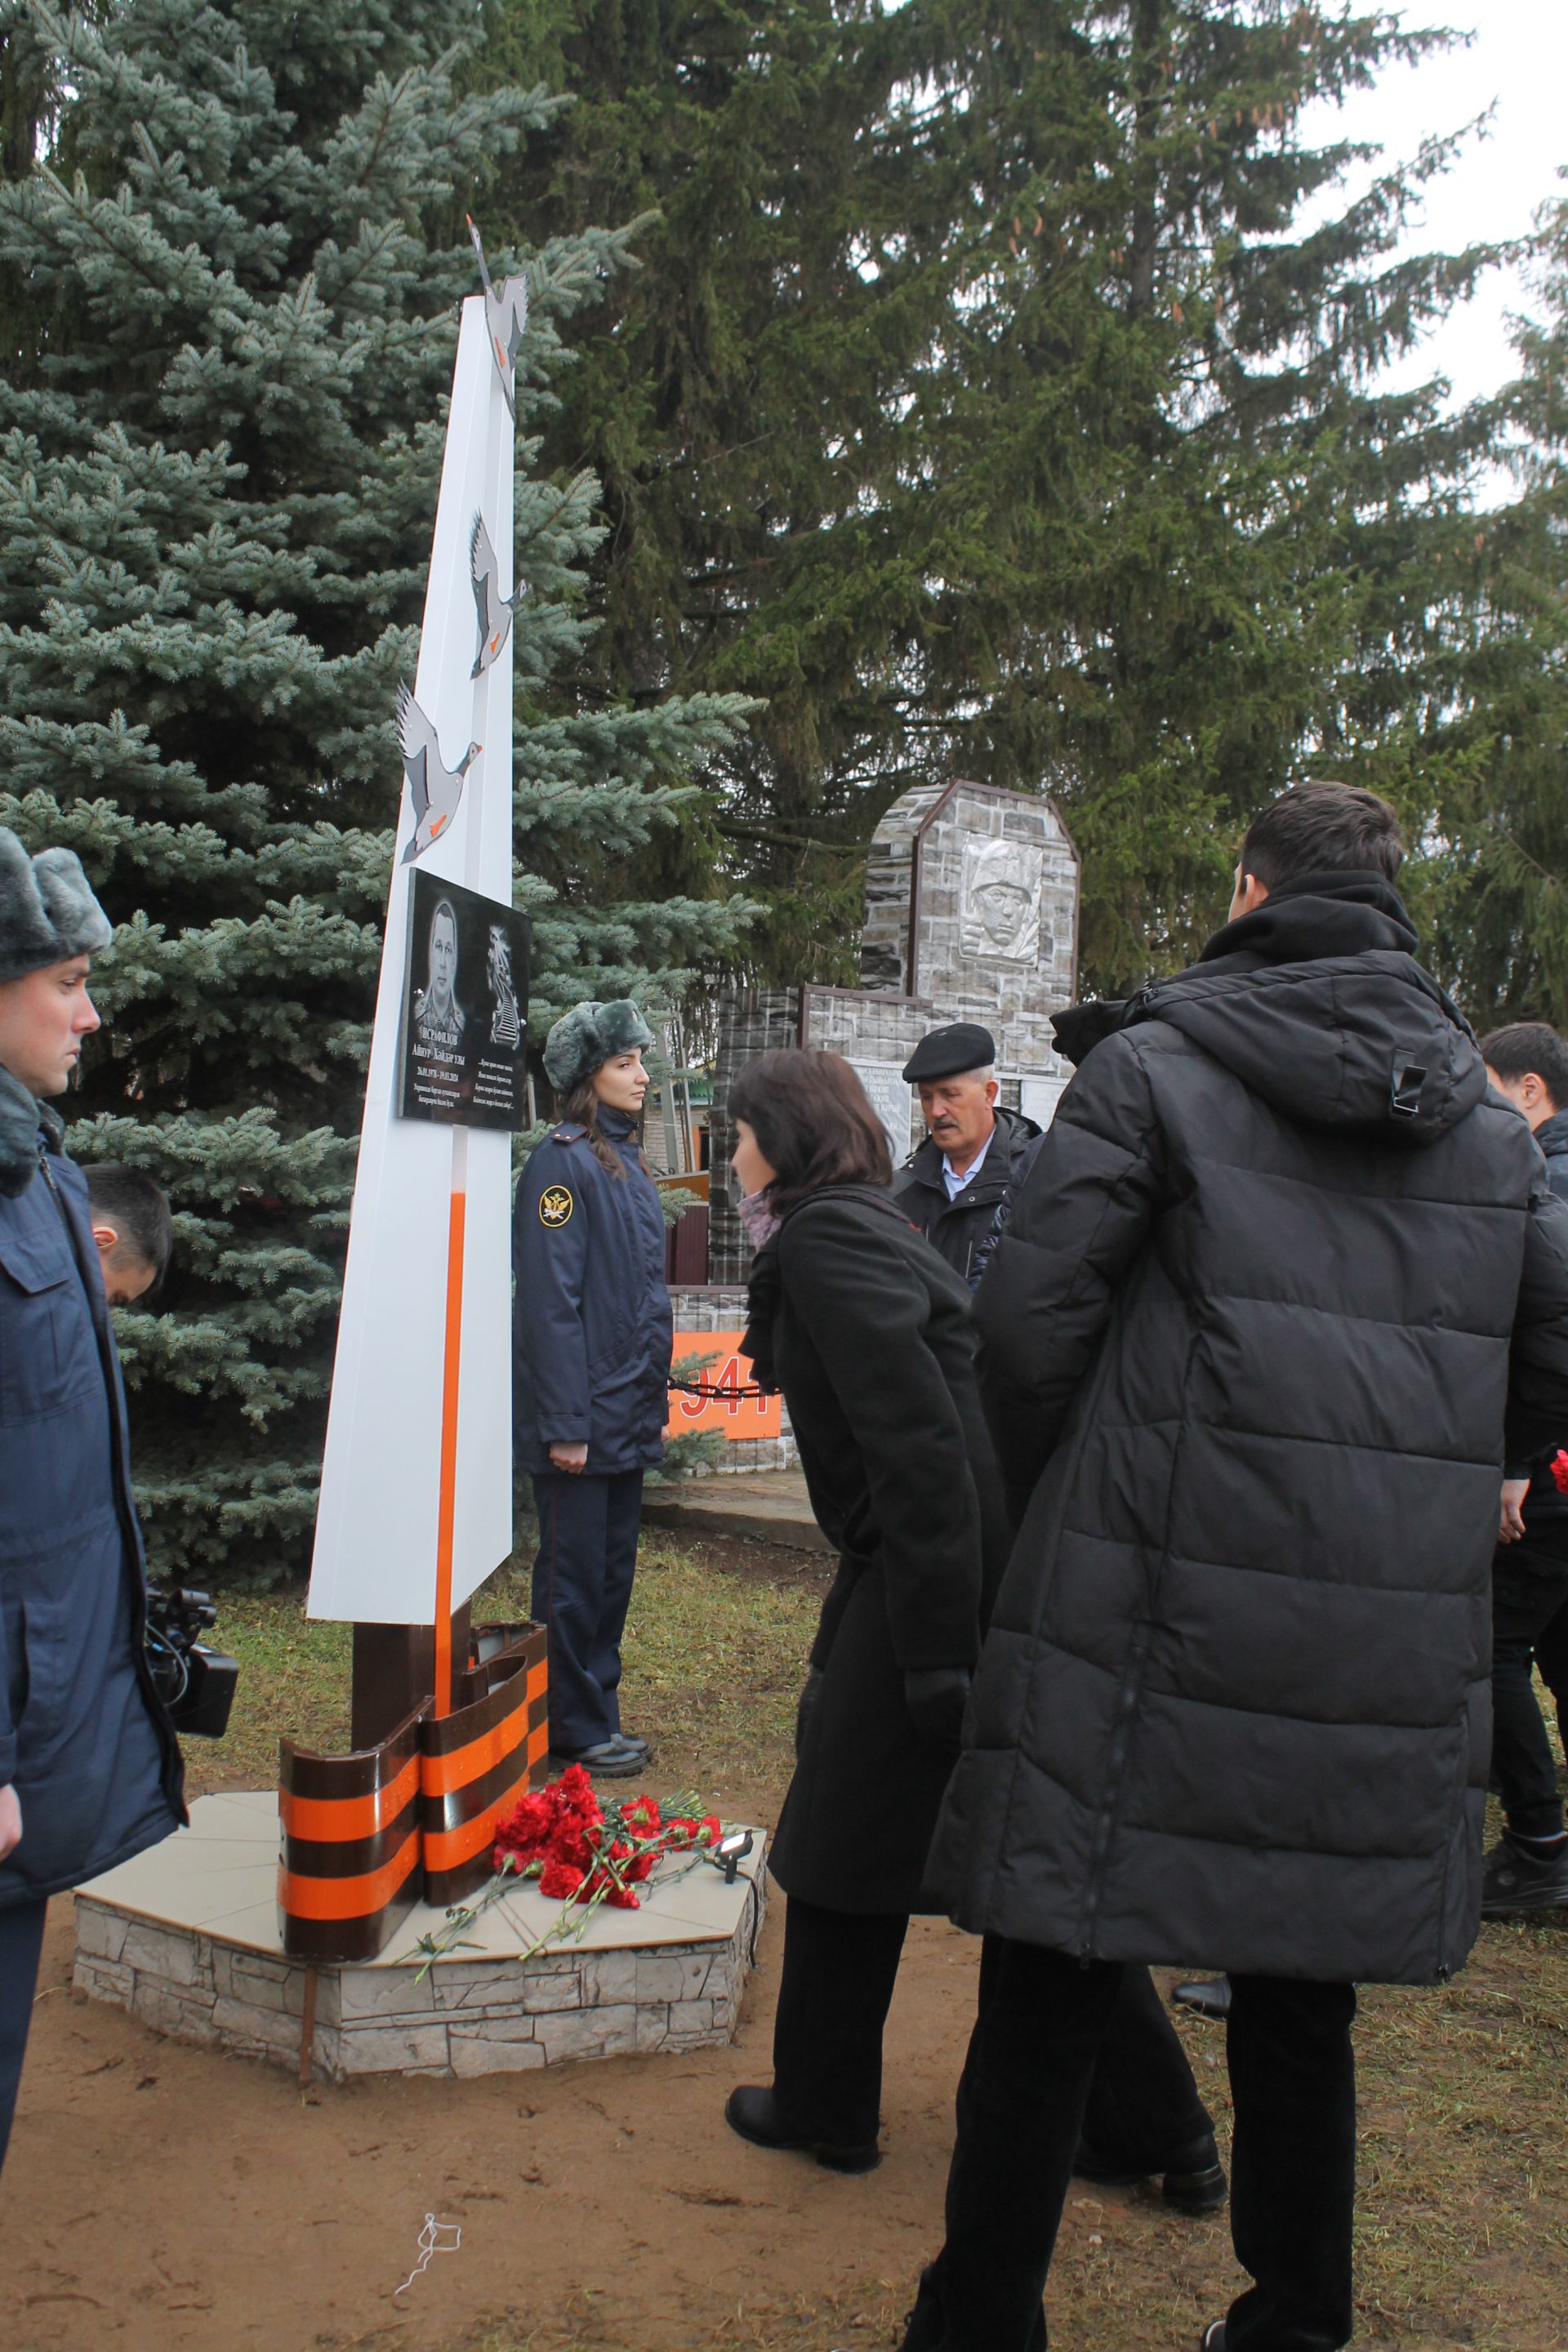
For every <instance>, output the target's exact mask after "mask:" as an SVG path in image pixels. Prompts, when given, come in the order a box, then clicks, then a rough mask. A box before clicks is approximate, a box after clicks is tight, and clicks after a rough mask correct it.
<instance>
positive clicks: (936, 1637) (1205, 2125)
mask: <svg viewBox="0 0 1568 2352" xmlns="http://www.w3.org/2000/svg"><path fill="white" fill-rule="evenodd" d="M730 1115H731V1119H732V1121H733V1123H734V1128H735V1137H736V1140H735V1143H734V1147H733V1150H732V1160H731V1164H732V1165H733V1167H734V1169H735V1171H736V1174H737V1177H738V1178H739V1180H740V1181H741V1182H742V1184H743V1185H744V1186H745V1188H746V1191H747V1193H748V1196H749V1197H748V1202H747V1204H746V1209H745V1210H744V1211H743V1215H744V1217H745V1220H746V1222H747V1223H748V1224H749V1225H750V1226H751V1228H752V1233H753V1237H760V1238H761V1240H762V1246H761V1248H760V1249H759V1251H758V1254H757V1257H756V1259H755V1262H754V1264H753V1266H752V1281H751V1290H750V1301H749V1304H750V1311H751V1312H750V1328H749V1330H748V1332H747V1336H746V1339H745V1342H744V1351H745V1353H746V1354H747V1355H748V1356H749V1357H750V1359H751V1360H752V1364H753V1366H754V1367H755V1370H756V1375H757V1378H758V1380H759V1381H760V1382H761V1383H762V1384H763V1386H764V1387H767V1388H778V1389H780V1390H782V1391H783V1392H784V1400H785V1402H786V1403H787V1404H788V1407H789V1414H790V1423H791V1426H792V1428H793V1430H794V1433H795V1442H796V1444H797V1445H798V1447H799V1449H800V1457H801V1464H802V1467H803V1468H804V1470H805V1478H806V1484H807V1486H808V1488H809V1490H810V1494H811V1503H812V1509H813V1511H814V1512H815V1513H816V1518H817V1521H818V1524H819V1525H820V1526H821V1528H823V1531H824V1532H825V1534H826V1535H827V1537H828V1538H829V1539H830V1540H831V1541H832V1542H833V1543H834V1544H835V1545H836V1546H837V1548H838V1551H839V1565H838V1573H837V1577H836V1578H835V1580H834V1583H833V1586H832V1589H831V1591H829V1593H828V1595H827V1598H826V1602H825V1603H824V1606H823V1612H822V1622H821V1624H820V1626H819V1628H818V1631H817V1635H816V1642H815V1643H814V1645H813V1648H812V1653H811V1662H810V1670H809V1673H808V1675H807V1679H806V1685H805V1693H804V1695H803V1696H802V1699H801V1704H800V1716H799V1723H798V1727H797V1733H796V1764H795V1778H794V1780H793V1781H792V1782H791V1784H790V1790H789V1793H788V1796H787V1797H786V1799H785V1801H784V1811H783V1814H782V1816H781V1818H780V1821H779V1825H778V1831H777V1834H776V1836H775V1838H774V1841H773V1850H772V1853H771V1855H770V1862H771V1864H772V1868H773V1875H774V1877H775V1878H776V1879H777V1881H778V1883H779V1885H781V1886H782V1887H783V1888H784V1893H785V1895H787V1897H788V1905H787V1908H786V1910H785V1915H784V1969H783V1974H782V1978H781V1982H780V1987H779V2000H778V2010H777V2015H776V2018H775V2021H774V2033H773V2086H772V2088H771V2089H763V2088H761V2087H758V2086H754V2085H751V2086H745V2087H742V2088H741V2089H739V2090H736V2091H734V2092H733V2093H731V2097H730V2101H729V2104H728V2105H727V2107H726V2109H725V2114H726V2116H727V2118H728V2120H729V2122H730V2124H731V2126H732V2128H733V2129H734V2130H736V2131H737V2132H739V2133H740V2134H741V2136H742V2138H745V2139H749V2140H752V2141H754V2142H756V2143H758V2144H760V2145H761V2146H763V2147H795V2148H804V2149H808V2150H809V2151H810V2152H811V2153H813V2154H814V2155H816V2158H817V2159H818V2161H819V2162H821V2163H824V2164H826V2165H828V2166H829V2167H830V2168H833V2169H836V2170H840V2171H866V2170H869V2168H871V2167H872V2166H873V2165H875V2164H876V2163H877V2162H878V2161H879V2148H878V2145H877V2133H878V2125H879V2105H880V2096H881V2052H882V2028H883V2024H884V2022H885V2020H886V2017H887V2013H888V2007H889V2002H890V2000H891V1999H892V1993H893V1985H894V1981H895V1979H896V1977H897V1974H898V1967H899V1958H900V1951H901V1949H902V1947H903V1941H904V1937H905V1933H906V1930H907V1928H908V1926H909V1920H910V1913H911V1912H921V1911H926V1912H929V1911H941V1910H943V1909H945V1907H946V1906H945V1905H944V1904H943V1903H942V1900H941V1899H940V1897H938V1896H935V1895H932V1894H931V1892H930V1890H929V1886H928V1882H927V1878H926V1852H927V1848H928V1846H929V1845H930V1843H931V1833H932V1831H933V1830H934V1828H935V1824H936V1818H937V1813H938V1811H939V1809H940V1806H941V1803H942V1794H943V1791H944V1790H945V1788H946V1785H947V1781H948V1778H949V1775H950V1774H951V1772H952V1767H953V1764H954V1763H955V1761H956V1759H957V1756H958V1748H959V1736H960V1732H961V1729H962V1726H963V1710H964V1706H965V1704H966V1701H967V1697H968V1692H969V1682H970V1677H971V1675H972V1673H973V1667H974V1664H975V1661H976V1659H977V1658H978V1656H979V1654H980V1643H981V1638H982V1635H983V1633H984V1628H985V1624H986V1622H987V1619H988V1617H989V1614H990V1608H991V1602H992V1600H993V1598H994V1593H995V1591H996V1587H997V1585H998V1583H999V1581H1000V1580H1001V1575H1002V1571H1003V1569H1004V1568H1005V1564H1006V1559H1007V1553H1008V1549H1009V1545H1010V1530H1009V1528H1008V1524H1007V1519H1006V1516H1005V1505H1004V1501H1003V1493H1002V1483H1001V1480H1000V1478H999V1476H998V1475H997V1472H996V1468H995V1464H994V1458H993V1455H992V1451H991V1444H990V1439H989V1437H988V1435H987V1433H986V1428H985V1423H984V1415H983V1413H982V1410H981V1406H980V1400H979V1394H978V1391H977V1388H976V1384H975V1379H974V1368H973V1360H974V1344H975V1343H974V1333H973V1325H972V1322H971V1317H970V1297H969V1292H968V1289H967V1287H966V1286H965V1284H964V1283H963V1280H962V1279H961V1278H960V1276H958V1275H956V1274H954V1273H953V1272H952V1269H951V1268H950V1267H948V1266H947V1265H944V1264H943V1263H942V1259H941V1258H940V1257H938V1255H937V1254H936V1252H935V1251H934V1250H933V1249H931V1246H930V1244H928V1243H927V1242H926V1241H925V1240H924V1239H923V1238H922V1237H921V1234H920V1233H919V1232H918V1231H917V1230H916V1229H915V1228H914V1227H913V1226H912V1225H911V1224H910V1222H909V1220H908V1217H907V1216H906V1214H905V1213H904V1211H903V1210H902V1209H901V1208H900V1206H899V1205H898V1203H897V1202H894V1201H893V1199H892V1198H891V1196H890V1194H889V1189H888V1188H889V1184H890V1181H891V1177H892V1165H891V1161H890V1160H889V1153H888V1147H887V1142H886V1139H885V1138H884V1135H883V1132H882V1129H881V1125H880V1122H879V1120H878V1118H877V1116H876V1114H875V1112H874V1111H873V1110H872V1108H871V1106H870V1104H869V1103H868V1100H867V1098H866V1097H865V1095H864V1093H863V1092H862V1090H861V1087H860V1085H859V1082H858V1079H857V1078H856V1076H855V1075H854V1072H853V1071H852V1070H851V1069H850V1067H849V1066H848V1064H847V1062H844V1061H841V1060H840V1059H839V1058H838V1056H837V1055H833V1054H816V1053H806V1052H801V1051H791V1052H783V1053H773V1054H763V1055H759V1056H758V1057H757V1058H756V1059H755V1060H754V1061H752V1062H750V1063H748V1064H747V1066H745V1068H744V1069H743V1070H742V1071H741V1073H740V1074H739V1076H738V1077H737V1078H736V1080H735V1083H734V1085H733V1087H732V1088H731V1095H730ZM1130 1973H1131V1972H1130ZM1125 2020H1126V2031H1125V2032H1121V2033H1118V2034H1116V2035H1113V2036H1112V2037H1111V2045H1110V2049H1109V2050H1108V2054H1107V2059H1106V2062H1105V2063H1104V2065H1103V2067H1102V2070H1101V2075H1100V2079H1099V2080H1098V2081H1097V2084H1096V2092H1095V2095H1094V2097H1093V2098H1091V2102H1090V2111H1089V2134H1090V2137H1099V2138H1100V2140H1101V2141H1105V2140H1107V2139H1110V2140H1113V2141H1114V2142H1115V2145H1116V2148H1117V2153H1118V2155H1119V2156H1121V2157H1125V2158H1128V2159H1129V2167H1128V2168H1129V2169H1130V2170H1131V2171H1132V2172H1133V2173H1142V2172H1143V2171H1145V2170H1167V2169H1168V2170H1170V2171H1172V2172H1179V2173H1181V2174H1182V2175H1184V2176H1186V2175H1188V2174H1192V2175H1198V2174H1203V2175H1207V2176H1212V2177H1210V2178H1209V2179H1208V2183H1207V2193H1206V2195H1205V2196H1203V2197H1200V2198H1199V2199H1198V2200H1196V2201H1198V2202H1199V2203H1200V2204H1201V2203H1208V2204H1212V2203H1214V2202H1215V2201H1217V2197H1222V2196H1223V2194H1224V2179H1223V2175H1221V2174H1220V2173H1219V2172H1218V2168H1217V2163H1216V2161H1215V2154H1214V2142H1213V2136H1212V2131H1211V2128H1210V2123H1209V2118H1208V2116H1207V2114H1206V2112H1205V2109H1204V2107H1203V2105H1202V2104H1201V2102H1200V2101H1199V2099H1198V2096H1197V2092H1196V2089H1195V2086H1194V2083H1193V2079H1192V2074H1191V2071H1190V2069H1189V2068H1188V2066H1187V2064H1186V2061H1185V2058H1184V2055H1183V2053H1182V2050H1181V2045H1180V2043H1179V2042H1178V2041H1177V2039H1176V2037H1175V2035H1174V2033H1173V2031H1172V2029H1171V2027H1170V2024H1169V2022H1168V2021H1167V2020H1166V2019H1165V2018H1164V2015H1163V2011H1162V2010H1161V2008H1160V2004H1159V2000H1158V1998H1157V1996H1156V1995H1155V1994H1154V1991H1153V1988H1152V1983H1151V1982H1150V1979H1149V1978H1148V1974H1147V1971H1143V1972H1142V1983H1141V1985H1140V1984H1139V1983H1138V1982H1137V1981H1136V1980H1134V1981H1133V1982H1132V1983H1131V1985H1130V1990H1129V1993H1128V1998H1127V2001H1126V2004H1125ZM1172 2193H1174V2192H1172Z"/></svg>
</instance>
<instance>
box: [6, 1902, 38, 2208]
mask: <svg viewBox="0 0 1568 2352" xmlns="http://www.w3.org/2000/svg"><path fill="white" fill-rule="evenodd" d="M46 1908H47V1906H46V1905H44V1904H42V1903H18V1904H16V1905H14V1906H12V1907H11V1908H10V1909H8V1910H5V1911H0V2167H3V2166H4V2164H5V2149H6V2146H7V2144H8V2142H9V2140H10V2137H11V2118H12V2116H14V2115H15V2114H16V2090H17V2086H18V2084H20V2082H21V2080H22V2060H23V2057H24V2055H25V2053H26V2047H27V2029H28V2027H29V2026H30V2025H31V2024H32V2022H33V1995H34V1994H35V1992H36V1991H37V1985H38V1956H39V1954H40V1953H41V1952H42V1950H43V1948H44V1913H45V1910H46Z"/></svg>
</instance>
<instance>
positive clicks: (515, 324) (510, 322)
mask: <svg viewBox="0 0 1568 2352" xmlns="http://www.w3.org/2000/svg"><path fill="white" fill-rule="evenodd" d="M467 217H468V235H469V236H471V237H472V238H473V240H474V251H475V252H476V253H477V254H478V255H479V276H480V278H482V279H483V281H484V289H485V324H486V325H487V327H488V328H489V335H490V349H491V351H492V352H494V353H495V362H496V366H497V368H498V369H499V370H500V388H501V390H502V391H503V392H504V393H505V394H506V404H507V406H508V407H509V408H510V411H511V414H512V421H513V423H514V424H515V422H516V420H517V392H516V384H517V355H518V352H519V351H520V350H521V347H522V339H523V337H524V335H525V334H526V333H527V332H528V280H527V278H524V277H523V276H522V274H521V271H520V272H519V273H518V274H517V276H515V277H512V278H502V279H501V283H500V293H499V294H498V293H497V291H496V289H495V288H494V287H493V286H492V285H491V283H490V272H489V263H488V262H487V261H486V259H485V248H484V247H483V245H482V244H481V243H480V241H479V230H478V229H477V228H476V227H475V226H474V218H473V215H472V214H471V213H470V214H468V215H467Z"/></svg>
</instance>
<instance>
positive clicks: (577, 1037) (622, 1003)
mask: <svg viewBox="0 0 1568 2352" xmlns="http://www.w3.org/2000/svg"><path fill="white" fill-rule="evenodd" d="M652 1044H653V1031H652V1030H651V1029H650V1028H649V1027H648V1025H647V1022H646V1021H645V1020H644V1019H643V1017H642V1014H641V1013H639V1012H638V1011H637V1006H636V1005H635V1004H634V1003H632V1000H631V998H630V997H629V996H617V997H616V999H615V1001H614V1003H610V1004H595V1003H589V1004H574V1006H573V1007H572V1010H571V1012H570V1013H563V1014H562V1015H561V1018H560V1020H559V1021H558V1022H557V1023H556V1024H555V1026H554V1028H553V1029H552V1031H551V1032H550V1034H549V1036H548V1037H546V1039H545V1041H544V1075H545V1076H546V1077H547V1078H548V1079H549V1080H550V1083H551V1085H552V1087H554V1089H555V1091H556V1093H557V1094H558V1095H569V1094H570V1093H571V1091H572V1089H573V1087H580V1086H581V1085H582V1083H583V1081H584V1078H591V1077H592V1076H593V1075H594V1073H595V1070H597V1069H599V1068H601V1067H602V1066H603V1065H604V1064H605V1062H607V1061H608V1060H609V1059H610V1057H611V1055H615V1054H629V1053H630V1052H631V1050H632V1047H633V1046H634V1045H640V1046H641V1048H642V1050H643V1052H644V1053H645V1054H646V1053H647V1049H648V1047H649V1046H650V1045H652Z"/></svg>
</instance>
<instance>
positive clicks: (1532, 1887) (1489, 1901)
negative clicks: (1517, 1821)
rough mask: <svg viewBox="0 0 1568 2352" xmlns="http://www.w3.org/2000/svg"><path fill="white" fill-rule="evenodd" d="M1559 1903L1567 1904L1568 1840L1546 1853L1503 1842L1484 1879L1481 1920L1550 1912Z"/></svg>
mask: <svg viewBox="0 0 1568 2352" xmlns="http://www.w3.org/2000/svg"><path fill="white" fill-rule="evenodd" d="M1559 1903H1568V1839H1564V1841H1563V1843H1562V1844H1561V1845H1560V1846H1555V1847H1553V1848H1552V1851H1551V1852H1550V1853H1543V1854H1542V1853H1527V1852H1526V1850H1525V1848H1524V1847H1523V1846H1521V1845H1515V1844H1514V1843H1513V1842H1512V1841H1511V1839H1510V1838H1507V1837H1504V1838H1501V1839H1500V1840H1499V1842H1498V1843H1497V1844H1496V1845H1494V1846H1493V1848H1492V1850H1491V1852H1490V1853H1489V1854H1488V1856H1487V1860H1486V1869H1485V1871H1484V1873H1483V1874H1482V1877H1481V1917H1482V1918H1483V1919H1509V1918H1511V1917H1512V1916H1513V1915H1514V1913H1515V1912H1517V1911H1550V1910H1552V1908H1553V1907H1554V1906H1556V1905H1557V1904H1559Z"/></svg>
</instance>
